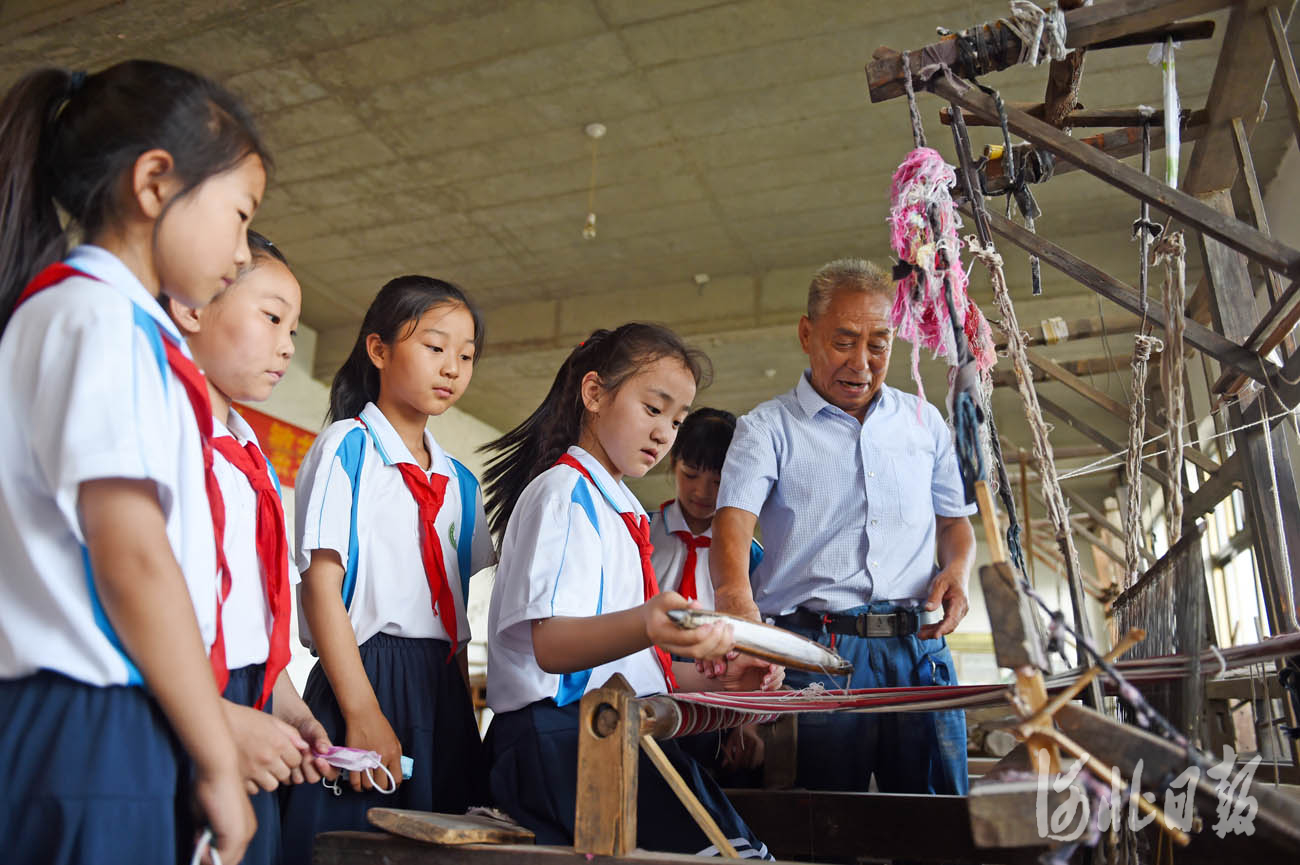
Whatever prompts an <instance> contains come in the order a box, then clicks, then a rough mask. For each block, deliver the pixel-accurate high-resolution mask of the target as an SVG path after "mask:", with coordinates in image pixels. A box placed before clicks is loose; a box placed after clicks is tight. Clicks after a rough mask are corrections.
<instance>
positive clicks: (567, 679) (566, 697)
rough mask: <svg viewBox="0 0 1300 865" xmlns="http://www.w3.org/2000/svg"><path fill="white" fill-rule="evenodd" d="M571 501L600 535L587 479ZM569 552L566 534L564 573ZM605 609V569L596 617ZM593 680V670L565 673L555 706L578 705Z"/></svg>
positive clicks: (557, 582) (579, 481) (580, 482)
mask: <svg viewBox="0 0 1300 865" xmlns="http://www.w3.org/2000/svg"><path fill="white" fill-rule="evenodd" d="M569 500H570V501H571V502H573V503H574V504H577V505H578V506H579V507H581V508H582V510H583V513H585V514H586V515H587V519H588V520H590V521H591V527H592V528H593V529H595V530H596V535H597V536H599V535H600V520H599V519H597V518H596V502H595V501H594V500H593V499H592V498H591V491H590V490H589V489H587V483H586V479H585V478H582V477H579V478H578V479H577V481H576V482H575V483H574V485H573V492H572V493H571V494H570V495H569ZM570 522H572V521H570ZM568 551H569V535H568V533H567V532H566V533H565V536H564V551H563V552H562V553H561V554H560V571H561V573H563V571H564V559H565V555H566V554H567V553H568ZM559 585H560V580H559V574H556V580H555V589H558V588H559ZM555 589H552V591H551V611H552V613H554V611H555ZM604 609H605V569H604V568H603V567H602V568H601V569H600V593H599V594H598V595H597V596H596V615H598V616H599V615H600V614H601V613H602V612H603V611H604ZM590 680H591V670H590V669H586V670H578V671H577V672H575V673H565V674H564V675H562V676H561V677H560V687H559V690H557V691H556V693H555V704H556V705H557V706H567V705H569V704H570V703H576V702H577V701H578V700H581V699H582V695H583V694H585V693H587V683H588V682H589V681H590Z"/></svg>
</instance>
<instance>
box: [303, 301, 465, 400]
mask: <svg viewBox="0 0 1300 865" xmlns="http://www.w3.org/2000/svg"><path fill="white" fill-rule="evenodd" d="M448 304H453V305H458V306H463V307H465V309H466V310H467V311H468V312H469V314H470V317H471V318H472V319H473V320H474V359H475V360H478V359H479V358H480V357H482V355H483V317H482V316H481V315H480V314H479V311H478V307H477V306H475V305H474V304H473V302H471V301H470V299H469V297H468V296H466V294H465V292H463V291H462V290H461V289H460V287H459V286H456V285H453V284H452V283H450V282H445V281H443V280H441V279H434V278H433V277H429V276H399V277H397V278H396V279H392V280H389V281H388V283H386V284H385V285H384V287H383V288H381V289H379V294H377V295H375V299H374V300H372V301H371V302H370V308H369V309H367V310H366V316H365V318H364V319H362V321H361V331H360V332H359V333H358V334H357V341H356V343H355V344H353V346H352V352H351V354H349V355H348V359H347V360H345V361H343V366H341V367H339V371H338V372H336V373H335V374H334V381H333V382H332V383H331V384H330V407H329V413H328V414H327V415H325V423H327V424H329V423H333V422H334V421H336V420H343V419H344V418H350V417H356V416H357V415H359V414H361V410H362V409H363V408H365V407H366V403H368V402H374V401H375V400H377V399H379V370H378V369H377V368H376V367H375V365H374V364H373V363H371V362H370V351H369V349H368V348H367V347H366V340H367V338H368V337H369V336H370V334H372V333H373V334H377V335H378V336H379V338H380V339H381V340H383V342H384V343H385V344H386V345H393V344H395V343H397V342H398V341H400V340H401V339H403V338H404V337H405V335H406V333H409V332H410V330H411V329H412V328H414V326H415V323H416V322H417V321H419V320H420V317H421V316H423V315H424V314H425V313H426V312H428V311H429V310H431V309H433V308H434V307H435V306H445V305H448ZM403 331H406V333H403Z"/></svg>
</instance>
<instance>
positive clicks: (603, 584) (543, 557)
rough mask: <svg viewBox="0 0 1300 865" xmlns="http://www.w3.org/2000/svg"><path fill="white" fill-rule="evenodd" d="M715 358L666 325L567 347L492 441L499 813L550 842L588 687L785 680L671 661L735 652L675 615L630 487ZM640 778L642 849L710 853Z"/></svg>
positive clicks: (562, 840) (492, 699)
mask: <svg viewBox="0 0 1300 865" xmlns="http://www.w3.org/2000/svg"><path fill="white" fill-rule="evenodd" d="M703 362H706V360H705V359H704V358H703V356H702V355H700V354H699V353H698V352H695V351H693V350H690V349H688V348H686V346H685V345H683V344H682V342H681V340H680V339H679V338H678V337H677V335H676V334H674V333H673V332H672V331H670V330H667V329H666V328H663V327H659V326H656V325H648V324H635V323H634V324H626V325H623V326H622V327H620V328H618V329H616V330H613V331H609V330H598V331H596V332H595V333H593V334H592V335H591V336H590V337H588V338H587V340H586V341H584V342H583V343H582V344H581V345H580V346H578V347H577V348H576V349H574V350H573V352H572V353H571V354H570V355H569V357H568V359H567V360H566V361H565V362H564V365H563V366H562V367H561V368H560V371H559V373H558V374H557V375H556V377H555V382H554V383H553V384H552V385H551V390H550V392H549V393H548V394H547V396H546V399H545V400H544V401H543V403H542V405H541V406H539V407H538V409H537V410H536V411H535V412H533V414H532V415H531V416H530V417H529V418H528V419H527V420H525V421H524V422H523V423H522V424H521V425H520V426H518V427H516V428H515V429H514V430H511V431H510V432H509V433H507V434H506V435H505V436H503V437H502V438H500V439H498V440H497V441H495V442H493V443H491V444H489V445H487V446H486V447H487V449H488V450H492V451H496V452H497V454H498V455H497V456H496V457H495V459H494V460H493V462H492V463H491V464H490V465H489V467H488V470H487V473H486V478H487V484H488V490H489V493H488V500H489V503H490V508H491V513H492V520H493V527H494V529H496V530H497V531H498V532H502V533H503V535H504V537H503V540H502V547H501V561H500V564H499V565H498V566H497V574H496V579H495V582H494V585H493V591H492V602H491V605H490V609H489V612H488V628H489V634H488V705H489V706H490V707H491V708H492V710H493V712H494V713H495V715H494V717H493V721H492V727H491V730H490V731H489V734H488V751H489V754H490V756H491V759H492V768H491V771H490V780H491V786H492V795H493V800H494V802H495V803H496V805H497V807H499V808H502V809H503V810H505V811H506V812H507V813H509V814H510V815H511V816H512V817H514V818H515V819H516V820H518V821H519V822H521V823H522V824H524V825H525V826H527V827H528V828H529V829H532V830H533V831H534V832H535V833H536V834H537V841H538V843H547V844H572V843H573V820H574V810H573V809H574V802H575V797H576V792H575V791H576V787H577V776H576V772H577V732H578V727H577V725H578V705H579V703H578V701H579V700H580V699H581V697H582V695H583V694H584V693H586V692H587V691H588V690H589V689H591V688H597V687H600V686H602V685H604V684H605V682H606V681H607V680H608V679H609V678H610V676H612V675H613V674H614V673H620V674H622V675H623V677H624V678H626V679H627V681H628V683H629V684H630V685H631V686H632V688H634V689H635V690H636V692H637V694H638V695H640V696H645V695H648V694H655V693H662V692H665V691H671V690H674V689H682V690H692V689H700V688H712V687H717V685H718V684H726V685H730V686H732V687H746V688H754V687H758V686H759V685H760V684H761V685H763V686H765V687H776V686H777V685H778V684H779V683H780V681H781V678H782V671H781V670H780V668H771V669H760V668H752V667H751V668H747V669H749V670H751V680H750V681H745V682H741V681H734V682H732V681H726V680H722V681H721V682H720V681H718V680H708V679H706V678H705V677H704V676H703V675H702V674H700V673H698V672H697V671H696V669H695V665H694V664H693V663H691V662H677V663H673V662H672V661H671V658H670V653H671V654H677V655H681V656H685V657H690V658H707V659H715V658H721V657H724V656H725V655H726V653H727V651H728V650H729V649H730V648H731V647H732V637H731V631H730V628H727V627H710V628H702V629H698V630H695V631H684V630H681V629H679V628H678V627H677V626H676V625H674V624H673V623H672V621H671V620H670V619H669V618H668V616H667V611H668V610H670V609H675V608H681V607H684V606H686V605H687V602H686V600H685V599H684V598H682V597H681V595H678V594H676V593H675V592H665V593H660V592H659V587H658V585H657V581H656V578H655V572H654V566H653V564H652V563H651V549H650V539H649V521H648V518H647V516H646V513H645V511H644V510H642V508H641V506H640V505H639V504H638V503H637V500H636V499H635V498H634V497H633V496H632V493H631V491H629V490H628V488H627V486H626V485H625V484H624V483H623V482H622V481H623V478H624V477H640V476H642V475H644V474H645V473H646V472H647V471H649V470H650V469H651V468H652V467H653V466H654V465H655V463H657V462H658V461H659V460H660V459H662V458H663V457H664V455H665V454H667V452H668V449H669V448H670V447H671V446H672V443H673V440H674V438H675V437H676V434H677V428H678V426H679V425H680V424H681V422H682V420H683V419H684V418H685V417H686V414H687V411H688V409H689V407H690V403H691V400H692V399H694V397H695V390H696V386H697V385H698V383H699V381H700V378H701V374H702V373H701V364H702V363H703ZM755 673H756V674H757V675H753V674H755ZM664 745H665V747H664V750H665V753H667V754H668V755H669V759H671V760H672V761H673V763H674V765H676V766H677V768H678V770H679V771H680V772H681V773H682V776H683V777H684V778H686V779H687V780H688V782H689V783H690V784H691V785H692V787H693V788H694V789H695V792H696V794H697V795H698V796H699V797H700V800H701V801H702V802H703V803H704V804H705V806H706V807H707V808H708V809H709V810H710V812H711V813H712V814H713V816H714V818H715V819H717V820H718V822H719V825H720V826H721V827H722V828H723V830H724V831H725V832H726V833H727V836H728V838H729V839H731V841H732V843H733V845H734V846H735V847H736V848H737V850H738V851H740V852H741V853H742V855H745V856H750V857H764V856H767V848H766V847H765V846H764V845H763V844H762V843H761V842H760V841H758V839H757V838H755V837H754V835H753V833H752V832H750V831H749V829H748V827H746V826H745V824H744V821H742V820H741V819H740V817H739V815H737V814H736V812H735V810H734V809H733V808H732V807H731V804H730V803H729V802H728V801H727V799H726V797H725V796H724V795H723V793H722V791H721V789H720V788H718V787H717V785H716V784H714V783H713V782H712V781H711V779H709V778H707V777H705V776H704V775H703V774H702V773H701V772H700V769H699V766H698V764H696V763H695V761H694V760H692V759H691V758H690V757H689V756H687V755H686V754H685V753H684V752H683V751H682V750H681V749H680V747H678V746H677V743H676V742H666V743H664ZM640 777H641V782H640V785H639V790H638V800H637V803H638V846H642V847H646V848H651V849H657V850H670V851H678V852H691V853H697V852H708V851H709V849H710V847H711V845H710V843H709V841H708V840H707V839H706V838H705V836H704V835H703V833H702V832H701V831H700V830H699V828H698V827H697V826H696V825H695V823H694V822H693V821H692V820H691V819H690V817H689V815H688V814H687V813H686V811H685V810H684V809H683V807H682V806H681V804H680V802H678V801H677V799H676V797H675V796H674V795H673V794H672V792H671V791H670V789H669V788H668V786H667V785H666V784H665V783H664V782H663V781H662V779H661V778H660V777H659V775H658V773H657V772H655V771H653V770H651V769H649V765H648V763H646V765H645V766H644V767H643V772H642V774H641V776H640ZM712 852H715V853H716V851H712Z"/></svg>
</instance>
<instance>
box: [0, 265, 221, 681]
mask: <svg viewBox="0 0 1300 865" xmlns="http://www.w3.org/2000/svg"><path fill="white" fill-rule="evenodd" d="M67 264H69V265H70V266H72V267H74V268H76V269H77V270H80V271H82V272H84V273H87V274H90V275H91V276H93V277H95V278H94V279H88V278H85V277H72V278H69V279H65V280H63V281H62V282H60V283H59V284H57V285H54V286H52V287H50V288H48V289H46V290H45V291H42V292H40V293H39V294H37V295H35V296H34V297H32V298H31V299H30V300H28V301H27V302H25V303H24V304H23V305H22V306H21V307H19V308H18V310H17V311H16V312H15V313H14V315H13V317H12V318H11V319H10V321H9V326H8V327H7V328H6V329H5V332H4V336H3V338H0V406H4V411H3V412H0V453H3V454H4V455H5V458H4V459H3V460H0V550H3V551H4V562H3V565H2V566H0V678H4V679H16V678H19V677H21V676H27V675H30V674H32V673H35V672H36V671H37V670H41V669H49V670H55V671H57V672H59V673H62V674H64V675H66V676H69V677H70V678H73V679H76V680H78V681H81V682H85V683H87V684H90V685H97V686H106V685H123V684H128V685H140V684H143V680H142V679H141V676H140V671H139V670H138V669H137V668H136V666H135V664H134V663H133V662H132V661H131V659H130V658H129V657H127V655H126V653H125V651H124V650H123V648H122V644H121V641H120V640H119V638H118V636H117V633H116V632H115V631H114V629H113V626H112V623H111V622H109V619H108V616H107V614H106V613H105V612H104V608H103V605H102V604H101V602H100V598H99V593H98V591H97V589H96V587H95V583H94V576H93V573H92V572H91V568H90V558H89V554H88V551H87V549H86V547H85V535H84V533H83V531H82V525H81V517H80V513H79V510H78V501H79V493H80V486H81V484H83V483H85V482H87V481H92V480H98V479H103V478H128V479H147V480H151V481H153V482H154V484H155V485H156V486H157V492H158V500H159V504H160V505H161V506H162V512H163V515H164V517H165V518H166V531H167V540H168V541H169V542H170V545H171V551H172V553H173V555H175V557H176V560H177V562H178V563H179V564H180V567H181V571H182V573H183V574H184V575H185V580H186V583H187V587H188V588H189V590H190V594H191V596H192V598H193V599H194V610H195V613H196V614H197V617H198V622H199V630H200V633H201V634H202V636H203V639H204V640H205V642H207V643H211V641H212V639H213V636H214V633H215V624H216V543H215V541H214V539H213V532H212V513H211V511H210V510H209V507H208V496H207V490H206V488H205V486H204V481H203V452H202V447H201V444H200V441H199V430H198V424H197V421H196V419H195V416H194V409H193V408H192V406H191V405H190V401H189V399H188V397H187V396H186V395H185V390H184V388H183V386H182V384H181V382H180V380H179V379H178V378H177V377H176V376H175V375H174V374H173V373H172V372H171V370H170V369H169V368H168V366H167V358H166V354H165V348H164V344H163V339H164V338H169V339H171V340H172V341H174V342H176V343H178V344H179V345H180V346H181V351H182V352H184V353H186V355H187V356H188V349H186V348H185V345H184V341H183V340H182V339H181V335H180V333H179V331H177V329H176V326H175V325H174V324H173V323H172V322H171V320H170V319H169V318H168V317H167V315H166V313H164V312H163V308H162V306H160V305H159V303H158V301H157V300H156V299H155V298H154V297H153V296H152V295H150V294H149V292H148V291H146V290H145V287H144V286H143V285H142V284H141V283H140V281H139V280H138V279H137V278H136V277H135V275H134V274H133V273H131V271H130V270H129V269H127V267H126V265H124V264H123V263H122V262H121V261H120V260H118V259H117V258H116V257H115V256H114V255H112V254H111V253H109V252H108V251H106V250H104V249H100V248H98V247H94V246H89V245H86V246H81V247H78V248H77V249H76V250H75V251H73V253H72V254H71V255H70V256H69V257H68V259H67ZM160 329H161V332H160ZM163 333H165V334H167V337H164V336H163V335H162V334H163Z"/></svg>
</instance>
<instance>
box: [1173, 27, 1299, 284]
mask: <svg viewBox="0 0 1300 865" xmlns="http://www.w3.org/2000/svg"><path fill="white" fill-rule="evenodd" d="M1294 5H1295V4H1294V3H1286V4H1285V8H1286V10H1287V16H1288V17H1290V14H1291V8H1292V7H1293V6H1294ZM1268 8H1269V7H1268V6H1267V5H1265V4H1264V3H1262V2H1241V3H1236V4H1233V6H1232V11H1231V12H1230V13H1229V14H1228V24H1227V26H1226V27H1224V30H1223V45H1222V47H1221V48H1220V49H1219V61H1218V64H1217V65H1216V66H1215V68H1214V80H1213V81H1212V82H1211V83H1210V93H1209V96H1207V97H1206V100H1205V107H1206V110H1208V111H1209V112H1210V121H1209V129H1208V131H1207V132H1206V135H1205V137H1204V138H1202V139H1201V140H1200V141H1198V142H1197V143H1196V145H1195V147H1193V148H1192V153H1191V156H1190V157H1189V158H1188V160H1187V173H1186V174H1184V175H1183V181H1182V183H1183V189H1185V190H1187V192H1188V193H1189V194H1193V195H1195V194H1198V193H1203V192H1213V191H1214V190H1217V189H1228V188H1230V187H1231V186H1232V184H1233V182H1234V181H1235V180H1236V179H1237V163H1236V160H1233V159H1230V158H1225V157H1227V156H1228V154H1230V153H1232V118H1234V117H1240V118H1241V119H1242V120H1243V121H1244V122H1245V124H1246V131H1247V132H1250V131H1251V130H1252V129H1254V127H1255V122H1256V118H1257V117H1258V116H1259V104H1260V102H1261V101H1262V100H1263V97H1264V91H1265V89H1266V88H1267V87H1268V80H1269V78H1270V76H1271V75H1272V73H1273V52H1272V51H1269V50H1267V49H1265V47H1264V46H1265V45H1267V44H1268V39H1269V33H1268V31H1269V26H1268V21H1269V15H1268ZM1230 213H1231V212H1230V211H1229V214H1230ZM1229 214H1224V215H1225V216H1226V215H1229ZM1215 239H1217V240H1220V241H1223V240H1224V238H1223V237H1219V236H1217V235H1215ZM1228 245H1229V246H1233V244H1231V243H1229V244H1228ZM1233 248H1234V249H1237V250H1238V251H1240V252H1245V253H1247V254H1249V255H1251V257H1252V258H1255V259H1256V260H1257V261H1260V262H1268V263H1269V265H1270V266H1271V267H1273V268H1274V269H1275V270H1278V271H1279V272H1281V273H1284V274H1286V275H1287V276H1290V277H1295V276H1297V274H1296V273H1294V272H1293V271H1291V270H1288V269H1287V268H1285V267H1279V266H1278V265H1279V264H1280V262H1277V261H1270V260H1269V259H1268V257H1266V256H1257V255H1255V254H1253V253H1252V252H1251V251H1250V250H1248V249H1243V248H1242V247H1240V246H1233Z"/></svg>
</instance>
